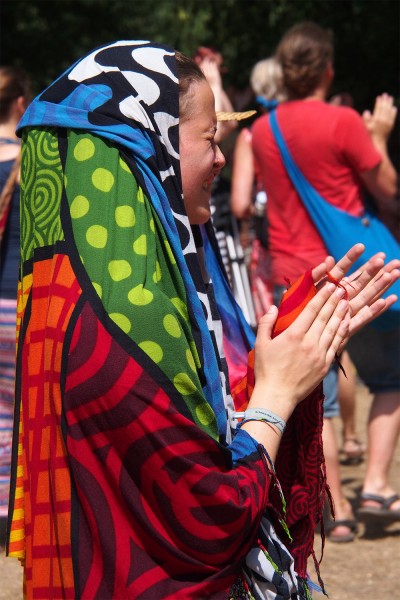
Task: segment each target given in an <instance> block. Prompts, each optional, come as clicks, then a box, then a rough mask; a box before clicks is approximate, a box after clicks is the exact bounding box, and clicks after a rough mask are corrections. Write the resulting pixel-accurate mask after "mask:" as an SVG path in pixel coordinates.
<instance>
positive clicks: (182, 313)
mask: <svg viewBox="0 0 400 600" xmlns="http://www.w3.org/2000/svg"><path fill="white" fill-rule="evenodd" d="M20 132H21V135H22V137H23V142H24V144H23V157H22V182H21V190H22V200H21V211H22V217H21V246H22V247H21V273H20V288H19V307H18V331H19V337H18V346H19V347H18V357H17V360H18V367H17V375H18V377H17V401H16V418H15V422H16V425H15V432H16V435H15V449H14V450H15V451H14V481H13V493H12V498H11V504H10V516H11V533H10V541H9V547H8V552H9V554H10V555H11V556H17V557H20V558H21V559H23V560H24V564H25V581H26V594H27V596H28V597H29V598H31V597H45V598H90V599H94V598H99V599H105V598H107V599H108V598H110V599H111V598H115V599H117V598H143V599H149V598H158V599H161V598H174V599H179V598H182V599H183V598H185V599H186V598H201V597H207V598H221V599H222V598H226V597H229V596H230V597H232V598H246V597H250V596H249V593H250V592H249V586H252V585H253V584H252V579H253V580H254V572H256V573H257V575H256V579H257V585H255V586H254V587H252V594H253V595H254V596H255V597H256V598H268V599H269V598H270V599H274V600H275V599H281V600H285V599H289V598H297V597H300V595H299V596H297V592H296V586H297V582H296V576H295V573H294V570H293V559H292V558H291V556H290V554H289V553H288V552H287V550H286V549H285V546H284V545H283V544H282V543H281V542H280V541H279V539H278V538H277V536H276V534H275V530H274V527H273V525H272V521H274V522H276V524H277V526H279V520H281V519H282V516H283V515H282V512H280V511H279V506H280V495H279V490H278V487H277V482H276V478H275V475H274V473H273V467H272V465H271V464H270V463H269V462H268V458H267V456H266V453H265V450H264V449H263V448H262V447H261V446H259V445H258V444H257V443H256V442H255V441H254V440H253V439H252V438H251V437H250V436H249V435H248V434H247V433H246V432H245V431H244V430H239V431H238V433H237V434H236V435H235V436H234V437H233V436H232V429H231V421H232V418H231V417H232V411H233V402H232V399H231V396H230V385H229V383H230V382H229V381H228V369H227V363H226V359H225V356H224V348H225V351H226V353H227V354H228V355H229V357H230V359H229V362H230V365H231V366H233V367H234V370H235V381H237V380H238V379H239V378H240V377H239V376H240V375H241V374H243V373H244V372H245V370H246V368H247V353H248V351H249V350H250V349H251V347H252V344H253V338H254V336H253V334H252V332H251V330H250V329H249V327H248V325H247V324H246V322H245V321H244V319H243V317H242V315H241V312H240V309H239V308H238V307H237V305H236V303H235V301H234V300H233V298H232V295H231V293H230V290H229V286H228V284H227V281H226V279H225V277H224V275H223V272H222V267H221V263H220V261H219V259H218V256H217V254H216V251H215V248H216V245H215V239H214V237H213V232H212V227H211V225H210V224H207V225H206V226H205V227H202V228H199V227H191V226H190V224H189V222H188V219H187V216H186V213H185V209H184V204H183V199H182V186H181V180H180V170H179V97H178V79H177V71H176V63H175V57H174V51H173V50H171V49H169V48H166V47H164V46H161V45H158V44H153V43H150V42H144V41H122V42H117V43H115V44H110V45H108V46H105V47H103V48H100V49H98V50H96V51H94V52H93V53H91V54H89V55H88V56H87V57H85V58H83V59H82V60H81V61H79V62H78V63H76V64H75V65H74V66H73V67H71V68H70V69H69V70H68V71H67V72H66V73H64V74H63V75H62V76H61V77H60V78H59V79H57V80H56V81H55V82H54V83H53V84H52V85H51V86H50V87H49V88H48V89H47V90H45V91H44V92H43V93H42V94H41V95H39V96H38V98H36V100H35V101H34V102H33V103H32V104H31V105H30V107H29V108H28V110H27V112H26V114H25V116H24V118H23V120H22V122H21V124H20ZM209 273H211V275H212V278H213V280H214V284H215V290H214V288H213V284H212V282H211V278H210V275H209ZM216 298H217V301H216ZM221 319H222V323H221ZM222 332H223V333H224V339H223V335H222ZM233 350H235V356H234V357H233ZM232 357H233V358H232ZM231 372H232V370H231ZM231 383H232V382H231ZM232 437H233V439H232ZM271 481H272V482H273V483H272V484H271ZM267 509H269V511H270V518H267V516H268V513H267V512H266V511H267ZM260 524H261V526H260ZM260 540H261V541H262V543H261V541H260ZM246 556H247V560H246ZM245 562H246V565H245ZM243 568H245V570H244V571H243ZM229 590H231V591H230V592H229ZM299 594H300V592H299Z"/></svg>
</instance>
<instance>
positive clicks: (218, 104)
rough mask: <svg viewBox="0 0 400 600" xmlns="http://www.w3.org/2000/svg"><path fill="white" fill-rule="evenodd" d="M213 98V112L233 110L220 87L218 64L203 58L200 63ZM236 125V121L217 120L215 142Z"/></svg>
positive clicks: (223, 137) (224, 136) (220, 139)
mask: <svg viewBox="0 0 400 600" xmlns="http://www.w3.org/2000/svg"><path fill="white" fill-rule="evenodd" d="M200 68H201V70H202V71H203V73H204V75H205V77H206V79H207V81H208V83H209V85H210V88H211V89H212V91H213V94H214V99H215V112H233V106H232V103H231V101H230V100H229V98H228V96H227V94H226V93H225V91H224V89H223V87H222V79H221V74H220V72H219V69H218V65H217V63H216V62H215V60H213V59H212V58H208V57H206V58H204V59H203V60H202V61H201V63H200ZM236 127H237V122H236V121H219V122H218V127H217V133H216V135H215V142H216V143H217V144H219V143H220V142H221V141H222V140H223V139H225V138H226V137H227V136H228V135H229V134H230V133H231V132H232V131H233V130H234V129H236Z"/></svg>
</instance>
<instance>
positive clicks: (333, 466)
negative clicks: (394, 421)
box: [322, 418, 354, 541]
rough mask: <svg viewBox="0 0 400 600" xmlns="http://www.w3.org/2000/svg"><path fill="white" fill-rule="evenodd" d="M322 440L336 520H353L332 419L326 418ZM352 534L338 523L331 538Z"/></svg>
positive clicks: (347, 528)
mask: <svg viewBox="0 0 400 600" xmlns="http://www.w3.org/2000/svg"><path fill="white" fill-rule="evenodd" d="M322 441H323V445H324V457H325V464H326V476H327V482H328V485H329V487H330V490H331V494H332V500H333V505H334V508H335V521H343V520H352V519H353V518H354V517H353V513H352V509H351V505H350V503H349V501H348V500H347V499H346V498H345V497H344V495H343V492H342V485H341V481H340V470H339V454H338V446H337V442H336V435H335V430H334V428H333V422H332V419H326V418H324V426H323V429H322ZM350 534H351V529H350V528H349V527H347V526H346V525H338V526H337V527H335V528H334V532H333V531H332V533H331V535H330V538H331V539H332V538H333V537H337V538H340V537H343V536H348V535H350ZM349 541H351V540H349Z"/></svg>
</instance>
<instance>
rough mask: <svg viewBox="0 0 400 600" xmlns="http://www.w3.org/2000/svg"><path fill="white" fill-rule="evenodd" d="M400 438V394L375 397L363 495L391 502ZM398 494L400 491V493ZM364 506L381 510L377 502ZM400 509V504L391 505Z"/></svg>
mask: <svg viewBox="0 0 400 600" xmlns="http://www.w3.org/2000/svg"><path fill="white" fill-rule="evenodd" d="M399 434H400V392H385V393H379V394H376V395H375V398H374V400H373V403H372V406H371V411H370V415H369V421H368V451H367V470H366V475H365V480H364V487H363V493H368V494H376V495H380V496H383V497H385V498H388V497H389V496H392V495H393V494H394V493H395V491H396V490H394V489H393V487H392V486H391V485H390V484H389V473H390V467H391V464H392V460H393V454H394V451H395V448H396V444H397V442H398V439H399ZM397 491H398V490H397ZM362 504H363V506H377V503H376V502H373V501H371V500H368V501H367V500H364V501H363V502H362ZM390 508H391V510H399V509H400V500H398V501H396V502H394V503H393V504H392V505H391V507H390Z"/></svg>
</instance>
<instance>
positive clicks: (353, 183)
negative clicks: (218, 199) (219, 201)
mask: <svg viewBox="0 0 400 600" xmlns="http://www.w3.org/2000/svg"><path fill="white" fill-rule="evenodd" d="M277 118H278V121H279V125H280V127H281V131H282V135H283V137H284V139H285V142H286V144H287V146H288V148H289V151H290V153H291V154H292V156H293V158H294V160H295V162H296V163H297V165H298V166H299V168H300V170H301V171H302V173H303V174H304V175H305V177H306V178H307V179H308V181H309V182H310V183H311V184H312V185H313V186H314V187H315V188H316V189H317V190H318V191H319V193H320V194H321V195H322V196H323V197H324V198H325V199H326V200H327V201H328V202H330V203H332V204H334V205H336V206H339V207H340V208H342V209H343V210H346V211H347V212H349V213H351V214H354V215H359V214H361V213H362V210H363V191H362V187H361V182H360V178H359V175H358V173H360V172H361V171H364V170H368V169H371V168H374V167H375V166H376V165H377V164H378V163H379V161H380V155H379V154H378V152H377V151H376V150H374V149H373V148H371V142H370V140H369V135H368V132H367V130H366V128H365V126H364V124H363V122H362V119H361V117H360V116H359V115H358V114H357V113H356V112H355V111H354V110H352V109H350V108H345V107H337V106H332V105H330V104H327V103H325V102H323V101H321V100H319V99H316V98H312V99H310V100H309V101H304V100H294V101H290V102H286V103H283V104H281V105H280V106H279V108H278V109H277ZM253 150H254V154H255V156H256V160H257V162H258V164H259V165H260V167H261V172H262V177H263V184H264V186H265V189H266V190H268V198H269V201H268V219H269V226H270V229H269V235H270V248H271V254H272V257H273V277H274V281H275V283H276V284H279V285H284V284H285V280H286V278H289V279H291V280H293V279H294V278H296V277H297V276H298V274H299V273H300V272H302V271H303V270H304V269H305V268H306V269H307V268H309V267H312V266H313V265H314V264H316V263H318V262H320V261H321V260H323V259H324V257H325V256H326V254H327V250H326V248H325V245H324V243H323V241H322V239H321V237H320V235H319V234H318V232H317V230H316V228H315V226H314V224H313V222H312V220H311V218H310V216H309V215H308V212H307V210H306V208H305V207H304V205H303V203H302V201H301V200H300V198H299V196H298V194H297V192H296V191H295V189H294V187H293V185H292V183H291V181H290V179H289V178H288V176H287V173H286V170H285V166H284V164H283V161H282V159H281V157H280V155H279V153H278V151H277V146H276V142H275V140H274V138H273V135H272V132H271V129H270V127H269V123H268V116H263V117H261V118H260V119H258V120H257V121H256V123H255V124H254V125H253ZM293 249H295V252H293Z"/></svg>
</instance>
